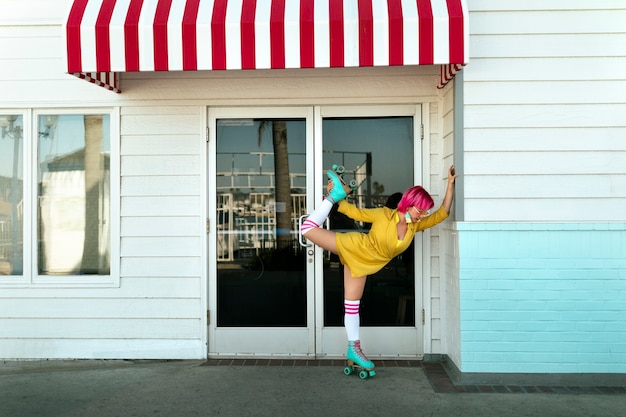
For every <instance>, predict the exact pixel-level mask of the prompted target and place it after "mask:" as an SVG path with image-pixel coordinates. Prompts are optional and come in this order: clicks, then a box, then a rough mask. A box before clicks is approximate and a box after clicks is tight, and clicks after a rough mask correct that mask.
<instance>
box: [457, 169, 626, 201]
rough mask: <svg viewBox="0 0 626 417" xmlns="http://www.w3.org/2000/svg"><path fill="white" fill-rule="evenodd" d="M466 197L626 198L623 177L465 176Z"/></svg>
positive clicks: (624, 175) (625, 175)
mask: <svg viewBox="0 0 626 417" xmlns="http://www.w3.org/2000/svg"><path fill="white" fill-rule="evenodd" d="M463 181H464V184H465V198H468V199H475V198H492V199H506V198H510V199H519V198H527V199H531V200H532V199H535V198H551V199H554V198H563V199H573V198H608V197H613V198H626V187H623V188H621V187H622V186H624V185H626V173H625V174H622V175H556V174H554V175H549V174H542V175H540V174H532V175H464V176H463Z"/></svg>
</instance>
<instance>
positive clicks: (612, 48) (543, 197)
mask: <svg viewBox="0 0 626 417" xmlns="http://www.w3.org/2000/svg"><path fill="white" fill-rule="evenodd" d="M468 5H469V9H470V23H471V25H470V31H471V33H470V53H471V56H470V64H469V65H468V66H467V67H466V69H465V70H464V75H465V77H464V80H465V85H464V96H465V141H464V143H465V172H464V182H465V220H467V221H584V222H589V221H592V222H593V221H624V220H625V219H626V214H625V213H626V211H625V210H624V207H625V206H626V170H625V169H624V167H626V141H624V137H626V117H624V115H626V70H625V68H626V23H625V22H626V4H625V3H624V1H623V0H600V1H593V2H589V1H586V0H552V1H550V2H546V1H544V0H525V1H507V2H503V1H500V0H468Z"/></svg>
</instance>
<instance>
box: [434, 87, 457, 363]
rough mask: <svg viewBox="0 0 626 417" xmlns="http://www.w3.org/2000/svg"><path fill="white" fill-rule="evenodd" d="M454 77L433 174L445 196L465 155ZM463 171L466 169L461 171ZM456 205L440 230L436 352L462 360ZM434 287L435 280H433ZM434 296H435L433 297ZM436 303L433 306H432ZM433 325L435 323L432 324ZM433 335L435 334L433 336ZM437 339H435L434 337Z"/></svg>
mask: <svg viewBox="0 0 626 417" xmlns="http://www.w3.org/2000/svg"><path fill="white" fill-rule="evenodd" d="M454 86H455V81H454V80H453V81H452V82H450V83H449V84H448V85H446V87H445V88H444V89H443V91H442V106H441V107H442V108H441V112H440V113H439V115H438V118H437V119H438V120H440V125H441V128H440V131H441V133H440V135H441V137H442V139H441V140H440V142H439V143H440V144H439V147H438V149H439V150H440V152H441V154H440V156H439V157H438V158H436V160H437V161H440V164H441V165H439V166H437V168H436V169H435V170H434V174H435V175H437V181H438V183H439V184H441V187H442V192H441V194H442V195H441V198H443V193H444V191H443V190H444V189H445V187H446V182H447V169H448V168H449V167H450V165H452V164H454V163H455V160H456V158H462V157H463V155H454V140H455V137H454V133H455V132H454V110H455V103H454V88H455V87H454ZM459 174H460V175H464V173H462V172H459ZM454 216H455V213H454V205H453V206H452V212H451V215H450V218H449V220H447V221H446V222H444V223H443V224H442V225H441V228H440V231H439V235H440V237H439V241H438V246H437V249H438V254H439V255H440V260H439V266H440V268H441V271H440V279H439V281H438V283H439V285H440V287H439V291H440V297H439V299H438V300H437V301H438V303H437V307H438V310H439V311H440V320H439V323H438V324H439V328H440V334H439V335H440V336H441V334H443V335H445V337H440V340H439V343H438V347H439V350H435V349H433V353H445V354H447V355H448V356H449V357H450V358H451V359H452V360H453V361H454V363H457V364H458V363H460V359H461V357H460V356H461V355H460V351H461V344H460V340H459V335H460V305H459V261H458V250H456V248H457V247H458V245H457V241H458V236H457V234H456V227H455V224H456V223H454V219H455V217H454ZM433 287H434V284H433ZM434 300H435V298H434V297H433V301H434ZM434 309H435V307H433V310H434ZM433 327H434V325H433ZM433 338H434V337H433ZM433 343H434V341H433Z"/></svg>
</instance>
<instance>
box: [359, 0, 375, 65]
mask: <svg viewBox="0 0 626 417" xmlns="http://www.w3.org/2000/svg"><path fill="white" fill-rule="evenodd" d="M358 8H359V66H360V67H371V66H373V65H374V16H373V12H372V0H359V3H358Z"/></svg>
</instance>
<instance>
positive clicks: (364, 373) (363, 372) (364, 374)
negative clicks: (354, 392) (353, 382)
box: [359, 371, 369, 379]
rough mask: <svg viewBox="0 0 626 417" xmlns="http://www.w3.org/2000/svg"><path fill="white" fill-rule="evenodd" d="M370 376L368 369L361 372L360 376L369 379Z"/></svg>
mask: <svg viewBox="0 0 626 417" xmlns="http://www.w3.org/2000/svg"><path fill="white" fill-rule="evenodd" d="M368 376H369V374H368V373H367V371H361V372H359V378H361V379H367V377H368Z"/></svg>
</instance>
